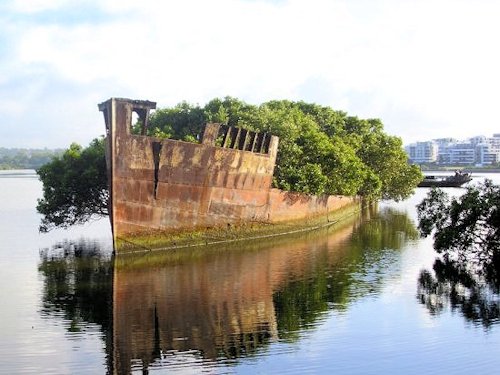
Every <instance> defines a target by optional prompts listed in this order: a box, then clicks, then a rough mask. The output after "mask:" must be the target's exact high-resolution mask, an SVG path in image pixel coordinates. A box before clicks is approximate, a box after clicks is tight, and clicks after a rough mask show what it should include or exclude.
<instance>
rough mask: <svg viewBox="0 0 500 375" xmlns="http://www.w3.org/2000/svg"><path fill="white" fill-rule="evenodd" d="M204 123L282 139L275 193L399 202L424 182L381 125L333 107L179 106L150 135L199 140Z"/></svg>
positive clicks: (153, 124) (226, 102) (158, 115)
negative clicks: (381, 199)
mask: <svg viewBox="0 0 500 375" xmlns="http://www.w3.org/2000/svg"><path fill="white" fill-rule="evenodd" d="M205 122H221V123H226V124H228V125H231V126H239V127H242V128H246V129H250V130H254V131H262V132H269V133H271V134H274V135H277V136H278V137H279V138H280V142H279V149H278V160H277V165H276V170H275V174H274V186H275V187H277V188H280V189H283V190H289V191H298V192H304V193H312V194H342V195H355V194H359V195H363V196H365V197H368V198H372V199H378V198H384V199H395V200H400V199H404V198H406V197H408V196H409V195H410V194H411V192H412V191H413V188H414V187H415V186H416V185H417V183H418V182H419V181H420V180H421V179H422V175H421V172H420V170H419V169H418V167H416V166H412V165H409V164H408V163H407V156H406V153H405V152H404V150H403V147H402V142H401V139H400V138H398V137H394V136H390V135H387V134H386V133H384V131H383V125H382V123H381V121H380V120H377V119H369V120H362V119H359V118H357V117H352V116H347V114H346V113H344V112H341V111H335V110H333V109H331V108H329V107H324V106H320V105H317V104H309V103H304V102H291V101H287V100H280V101H269V102H266V103H263V104H261V105H259V106H256V105H250V104H247V103H245V102H243V101H241V100H238V99H234V98H231V97H226V98H224V99H222V100H221V99H213V100H212V101H210V102H209V103H208V104H206V105H205V106H204V107H200V106H193V105H190V104H188V103H185V102H184V103H181V104H179V105H177V106H175V107H173V108H165V109H160V110H158V111H156V112H155V113H154V114H153V115H152V116H151V120H150V130H149V134H150V135H155V136H164V137H170V138H174V139H182V140H196V139H199V137H200V134H201V132H202V130H203V125H204V123H205Z"/></svg>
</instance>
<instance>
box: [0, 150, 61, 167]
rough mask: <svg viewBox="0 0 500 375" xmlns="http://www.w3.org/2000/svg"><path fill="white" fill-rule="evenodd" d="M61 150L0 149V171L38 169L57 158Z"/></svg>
mask: <svg viewBox="0 0 500 375" xmlns="http://www.w3.org/2000/svg"><path fill="white" fill-rule="evenodd" d="M62 153H63V150H49V149H46V148H45V149H31V148H5V147H0V170H4V169H38V168H40V167H41V166H42V165H44V164H47V163H49V162H50V161H51V160H52V158H54V157H56V156H59V155H61V154H62Z"/></svg>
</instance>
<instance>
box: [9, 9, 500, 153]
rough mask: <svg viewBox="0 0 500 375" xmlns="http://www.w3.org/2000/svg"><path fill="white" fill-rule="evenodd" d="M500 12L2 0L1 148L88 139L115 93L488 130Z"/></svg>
mask: <svg viewBox="0 0 500 375" xmlns="http://www.w3.org/2000/svg"><path fill="white" fill-rule="evenodd" d="M499 19H500V1H497V0H415V1H413V0H210V1H206V0H182V1H181V0H176V1H171V0H163V1H158V0H141V1H137V0H98V1H94V0H2V1H0V147H30V148H40V147H48V148H58V147H68V146H69V144H70V143H71V142H78V143H80V144H83V145H86V144H88V143H89V142H90V140H92V139H93V138H95V137H97V136H99V135H102V134H104V120H103V117H102V114H101V113H100V112H99V111H98V109H97V104H98V103H100V102H103V101H105V100H107V99H109V98H111V97H122V98H131V99H147V100H151V101H155V102H157V103H158V107H159V108H161V107H167V106H173V105H175V104H177V103H180V102H182V101H187V102H189V103H192V104H199V105H204V104H205V103H207V102H208V101H209V100H211V99H213V98H216V97H219V98H222V97H225V96H228V95H229V96H232V97H236V98H239V99H241V100H244V101H246V102H247V103H250V104H260V103H263V102H265V101H268V100H273V99H288V100H294V101H299V100H302V101H306V102H314V103H318V104H321V105H325V106H330V107H332V108H334V109H336V110H342V111H345V112H347V113H348V114H349V115H353V116H358V117H360V118H379V119H381V120H382V122H383V123H384V128H385V131H386V132H387V133H389V134H391V135H396V136H399V137H401V138H402V139H403V142H404V143H405V144H408V143H411V142H415V141H422V140H429V139H433V138H439V137H454V138H458V139H465V138H468V137H472V136H476V135H485V136H492V134H493V133H500V120H499V117H500V116H499V115H498V109H499V108H500V95H499V93H500V48H499V46H500V22H498V20H499Z"/></svg>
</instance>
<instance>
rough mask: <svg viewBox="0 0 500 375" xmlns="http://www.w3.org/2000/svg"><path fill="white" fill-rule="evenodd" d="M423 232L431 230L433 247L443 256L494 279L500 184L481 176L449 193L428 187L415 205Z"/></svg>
mask: <svg viewBox="0 0 500 375" xmlns="http://www.w3.org/2000/svg"><path fill="white" fill-rule="evenodd" d="M417 211H418V218H419V226H418V227H419V230H420V233H421V234H422V235H423V236H428V235H430V234H431V233H432V232H433V231H434V235H433V237H434V249H435V250H436V251H437V252H438V253H441V254H444V256H445V260H452V261H455V262H458V264H459V265H463V266H464V267H469V266H471V265H474V264H476V265H477V266H479V269H478V271H480V272H482V273H485V274H486V275H487V276H488V277H489V278H490V279H491V278H494V279H496V280H497V281H498V278H499V276H500V186H499V185H495V184H493V183H492V181H491V180H488V179H487V180H485V182H484V183H482V184H478V185H472V186H468V187H467V188H466V191H465V193H464V194H463V195H461V196H458V197H451V198H450V197H449V196H448V194H446V193H445V192H444V191H443V190H441V189H432V190H431V191H430V192H429V193H428V195H427V197H426V198H425V199H424V200H423V201H422V202H421V203H420V204H419V205H418V206H417Z"/></svg>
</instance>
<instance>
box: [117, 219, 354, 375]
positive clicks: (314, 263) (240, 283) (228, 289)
mask: <svg viewBox="0 0 500 375" xmlns="http://www.w3.org/2000/svg"><path fill="white" fill-rule="evenodd" d="M360 223H361V218H360V216H357V215H353V216H351V217H350V219H349V220H344V221H343V222H342V223H341V224H340V225H339V226H338V227H337V228H335V230H334V231H331V228H328V229H325V230H323V231H317V232H314V233H310V234H308V235H305V236H300V237H298V236H297V237H294V238H293V239H289V238H279V239H274V240H273V241H266V242H267V243H260V244H247V245H246V246H247V247H246V248H239V249H234V248H233V249H232V251H218V250H216V249H211V250H209V251H206V252H200V253H198V254H199V256H198V257H197V256H196V253H191V254H190V252H192V251H193V250H188V251H185V252H182V253H180V252H178V253H176V252H173V253H171V252H160V253H157V254H155V255H152V256H148V257H147V259H148V262H146V263H143V261H144V259H145V258H144V257H143V256H142V255H139V256H134V255H130V256H127V257H119V258H117V259H116V260H115V269H114V277H113V355H112V356H113V362H114V363H113V364H114V369H115V372H116V373H120V374H127V373H130V372H132V371H131V369H134V370H138V369H140V368H141V367H142V368H143V371H144V370H146V371H147V369H148V368H153V367H157V368H158V367H163V368H169V367H175V366H176V365H177V366H179V367H180V366H181V364H182V362H184V361H186V362H185V363H191V365H193V366H199V367H197V368H200V367H203V362H205V363H214V362H215V361H219V360H225V359H237V358H241V357H247V356H255V355H256V354H257V353H259V351H261V350H265V348H266V347H268V346H269V344H270V343H272V342H276V341H278V340H279V339H280V324H283V323H284V322H286V323H289V322H290V321H291V320H292V321H293V322H294V323H293V324H292V325H293V326H296V327H298V326H299V325H300V323H299V321H300V317H299V316H297V315H295V314H292V315H290V316H288V315H286V311H281V312H280V311H277V308H280V306H281V305H277V304H276V303H277V302H276V298H278V299H279V297H277V295H276V294H277V293H278V294H279V291H280V290H286V289H287V285H288V284H290V283H291V280H294V279H301V278H304V279H308V280H310V279H311V278H313V277H314V272H315V271H317V270H318V267H333V265H335V264H337V263H338V262H341V261H342V259H344V257H346V256H349V255H348V254H349V253H348V250H349V246H346V243H349V238H350V237H351V235H352V232H353V230H354V229H356V228H357V227H358V225H359V224H360ZM255 248H258V249H259V251H252V250H254V249H255ZM195 251H196V250H195ZM321 274H322V275H323V274H324V272H323V273H321ZM341 274H342V273H341ZM336 275H337V273H336ZM348 286H349V284H347V283H343V284H342V285H341V286H340V287H339V288H334V290H335V292H334V293H337V292H338V294H339V300H340V299H341V298H345V297H341V296H343V295H344V293H345V289H347V288H348ZM344 288H345V289H344ZM305 294H306V295H309V293H305ZM285 295H286V296H288V297H290V295H289V294H287V293H285ZM300 295H301V297H297V298H299V300H300V301H302V300H301V299H300V298H302V297H306V296H304V293H300ZM311 295H314V293H311ZM306 298H307V297H306ZM302 302H303V301H302ZM290 303H291V304H292V305H293V301H290ZM320 305H321V306H326V305H325V304H320ZM288 307H290V308H291V309H292V310H293V306H288ZM281 308H283V309H285V310H286V308H287V307H286V306H281ZM311 314H312V315H314V314H320V312H319V311H311ZM282 315H286V316H283V317H282V318H281V319H282V321H281V323H280V316H282ZM308 324H311V321H309V322H308ZM287 328H288V327H286V326H282V327H281V335H286V331H287Z"/></svg>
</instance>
